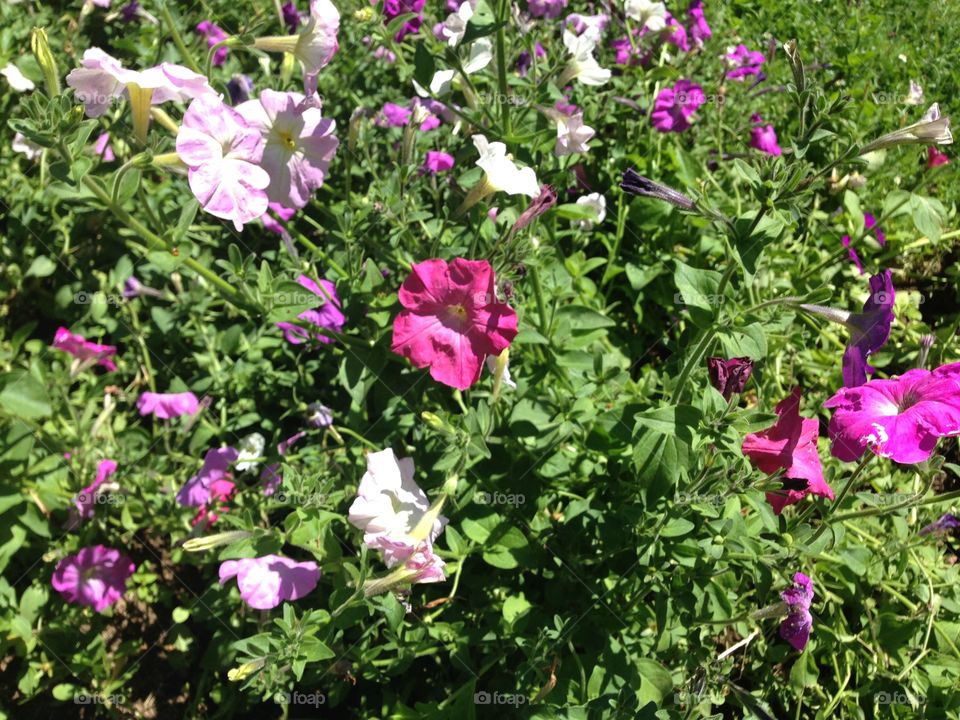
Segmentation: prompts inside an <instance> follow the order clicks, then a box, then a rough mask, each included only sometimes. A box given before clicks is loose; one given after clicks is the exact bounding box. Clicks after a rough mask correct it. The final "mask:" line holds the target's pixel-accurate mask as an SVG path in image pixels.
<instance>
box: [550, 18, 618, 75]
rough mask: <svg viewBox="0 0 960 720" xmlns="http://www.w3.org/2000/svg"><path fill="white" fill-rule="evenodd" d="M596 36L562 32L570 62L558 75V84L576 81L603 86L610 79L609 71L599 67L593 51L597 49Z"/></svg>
mask: <svg viewBox="0 0 960 720" xmlns="http://www.w3.org/2000/svg"><path fill="white" fill-rule="evenodd" d="M598 37H599V36H598V35H595V34H594V33H591V32H585V33H583V34H582V35H576V34H575V33H572V32H570V31H569V30H564V31H563V45H564V47H566V48H567V51H568V52H569V53H570V56H571V57H570V62H569V64H568V65H567V67H566V69H565V70H564V71H563V73H562V74H561V75H560V79H559V84H560V85H561V87H562V86H564V85H566V84H567V83H568V82H570V81H571V80H577V81H578V82H580V83H583V84H584V85H593V86H596V85H603V84H604V83H606V82H607V81H608V80H609V79H610V75H611V73H610V71H609V70H608V69H606V68H602V67H600V64H599V63H598V62H597V59H596V58H595V57H594V56H593V51H594V50H595V49H596V47H597V40H598Z"/></svg>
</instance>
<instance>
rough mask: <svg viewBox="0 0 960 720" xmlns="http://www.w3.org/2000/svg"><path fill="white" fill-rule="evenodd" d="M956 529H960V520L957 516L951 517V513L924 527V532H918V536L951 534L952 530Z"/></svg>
mask: <svg viewBox="0 0 960 720" xmlns="http://www.w3.org/2000/svg"><path fill="white" fill-rule="evenodd" d="M956 528H960V518H958V517H957V516H956V515H951V514H950V513H946V514H944V515H942V516H941V517H940V519H939V520H937V521H935V522H932V523H930V524H929V525H927V526H926V527H924V528H923V529H922V530H920V532H918V533H917V535H931V534H935V533H945V532H949V531H950V530H954V529H956Z"/></svg>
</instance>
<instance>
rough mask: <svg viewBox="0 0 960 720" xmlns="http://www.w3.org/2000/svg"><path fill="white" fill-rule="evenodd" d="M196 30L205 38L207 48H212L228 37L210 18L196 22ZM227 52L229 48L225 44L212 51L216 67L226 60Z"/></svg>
mask: <svg viewBox="0 0 960 720" xmlns="http://www.w3.org/2000/svg"><path fill="white" fill-rule="evenodd" d="M196 31H197V33H199V34H200V35H202V36H203V37H204V38H205V39H206V41H207V48H212V47H213V46H214V45H216V44H217V43H221V42H223V41H224V40H226V39H227V37H228V35H227V34H226V33H225V32H224V31H223V28H221V27H220V26H219V25H216V24H214V23H213V22H212V21H210V20H204V21H203V22H201V23H197V27H196ZM228 52H229V49H228V48H227V47H226V46H225V45H224V46H222V47H218V48H217V50H216V52H214V53H213V64H214V65H215V66H217V67H219V66H220V65H223V63H224V62H226V59H227V53H228Z"/></svg>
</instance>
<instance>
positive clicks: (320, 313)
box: [277, 275, 347, 345]
mask: <svg viewBox="0 0 960 720" xmlns="http://www.w3.org/2000/svg"><path fill="white" fill-rule="evenodd" d="M297 282H298V283H300V285H302V286H303V287H305V288H306V289H307V290H309V291H310V292H312V293H313V294H314V295H316V296H317V297H318V298H320V300H321V304H320V305H319V306H318V307H316V308H313V309H312V310H306V311H304V312H302V313H300V314H299V315H298V316H297V317H298V318H300V319H301V320H304V321H306V322H308V323H310V324H311V325H316V326H317V327H318V328H321V329H327V330H332V331H333V332H337V333H338V332H340V331H341V330H343V326H344V323H346V321H347V318H346V316H344V314H343V312H342V311H341V310H340V298H339V297H337V288H336V286H335V285H334V284H333V283H332V282H330V281H329V280H324V279H323V278H321V279H320V285H319V286H318V285H317V284H316V283H315V282H314V281H313V280H311V279H310V278H309V277H307V276H306V275H301V276H300V277H298V278H297ZM277 327H278V328H280V329H281V330H283V336H284V337H285V338H286V339H287V342H290V343H293V344H294V345H300V344H302V343H305V342H306V341H307V340H308V339H309V338H310V337H313V339H314V340H316V341H317V342H321V343H332V342H333V339H332V338H329V337H327V336H326V335H321V334H320V333H313V334H312V335H311V333H310V332H309V331H308V330H306V329H305V328H302V327H300V326H299V325H295V324H294V323H289V322H278V323H277Z"/></svg>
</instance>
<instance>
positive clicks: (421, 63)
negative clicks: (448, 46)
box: [413, 40, 437, 88]
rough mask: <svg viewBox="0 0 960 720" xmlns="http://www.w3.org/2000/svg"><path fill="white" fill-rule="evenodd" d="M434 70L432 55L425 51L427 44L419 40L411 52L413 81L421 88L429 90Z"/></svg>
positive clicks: (435, 68)
mask: <svg viewBox="0 0 960 720" xmlns="http://www.w3.org/2000/svg"><path fill="white" fill-rule="evenodd" d="M436 70H437V66H436V62H435V61H434V59H433V55H432V54H431V52H430V50H428V49H427V43H426V42H424V41H422V40H421V41H420V42H418V43H417V47H416V49H415V50H414V52H413V79H414V80H416V81H417V83H419V84H420V85H421V86H422V87H424V88H429V87H430V81H431V80H433V75H434V73H435V72H436Z"/></svg>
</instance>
